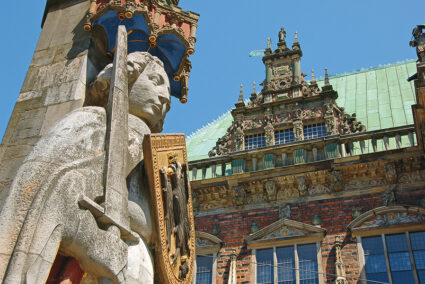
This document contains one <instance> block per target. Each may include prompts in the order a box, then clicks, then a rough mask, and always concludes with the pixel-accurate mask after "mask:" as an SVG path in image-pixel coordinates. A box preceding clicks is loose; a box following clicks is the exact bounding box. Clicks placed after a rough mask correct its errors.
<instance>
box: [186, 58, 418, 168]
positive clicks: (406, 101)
mask: <svg viewBox="0 0 425 284" xmlns="http://www.w3.org/2000/svg"><path fill="white" fill-rule="evenodd" d="M414 73H416V63H415V61H413V60H409V61H405V62H401V63H395V64H390V65H385V66H379V67H376V68H370V69H366V70H360V71H356V72H353V73H348V74H341V75H336V76H333V77H330V78H329V81H330V84H331V85H332V86H333V88H334V90H336V91H337V92H338V99H337V104H338V105H339V106H342V107H344V108H345V111H346V112H347V113H349V114H352V113H356V115H357V120H358V121H361V122H362V123H363V124H364V125H366V127H367V130H377V129H384V128H391V127H396V126H402V125H407V124H413V115H412V110H411V105H412V104H415V103H416V101H415V91H414V86H413V82H410V83H409V82H407V81H406V79H407V78H408V77H409V76H410V75H412V74H414ZM317 83H318V85H319V86H320V87H322V86H323V80H320V81H318V82H317ZM232 120H233V119H232V115H231V114H230V111H228V112H226V113H225V114H223V115H222V116H220V117H219V118H218V119H216V120H215V121H213V122H211V123H209V124H208V125H206V126H204V127H202V128H200V129H199V130H197V131H195V132H194V133H192V134H191V135H190V136H189V137H187V150H188V157H189V160H190V161H192V160H199V159H204V158H207V157H208V151H210V150H211V149H212V147H214V146H215V143H216V141H217V139H218V138H220V137H222V136H223V135H224V134H225V133H226V130H227V128H228V127H229V126H230V125H231V123H232Z"/></svg>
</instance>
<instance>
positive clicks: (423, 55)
mask: <svg viewBox="0 0 425 284" xmlns="http://www.w3.org/2000/svg"><path fill="white" fill-rule="evenodd" d="M423 29H425V25H418V26H416V27H415V28H414V29H413V31H412V36H413V40H411V41H410V42H409V45H410V46H412V47H416V54H417V55H418V62H425V34H424V33H423V32H422V31H423Z"/></svg>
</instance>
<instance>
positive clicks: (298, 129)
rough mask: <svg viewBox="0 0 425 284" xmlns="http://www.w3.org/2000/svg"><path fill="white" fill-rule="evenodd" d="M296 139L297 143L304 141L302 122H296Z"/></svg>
mask: <svg viewBox="0 0 425 284" xmlns="http://www.w3.org/2000/svg"><path fill="white" fill-rule="evenodd" d="M293 124H294V138H295V141H300V140H303V139H304V134H303V123H302V121H294V123H293Z"/></svg>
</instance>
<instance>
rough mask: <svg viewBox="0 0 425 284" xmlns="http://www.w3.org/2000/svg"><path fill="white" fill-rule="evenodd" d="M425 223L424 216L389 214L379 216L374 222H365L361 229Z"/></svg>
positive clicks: (404, 213) (403, 213)
mask: <svg viewBox="0 0 425 284" xmlns="http://www.w3.org/2000/svg"><path fill="white" fill-rule="evenodd" d="M424 221H425V216H424V215H409V214H408V213H406V212H402V213H387V214H380V215H377V216H376V218H374V219H373V220H371V221H366V222H364V223H363V224H362V225H361V226H360V227H359V228H375V227H386V226H392V225H399V224H407V223H420V222H424Z"/></svg>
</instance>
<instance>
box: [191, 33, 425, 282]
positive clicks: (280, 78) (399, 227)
mask: <svg viewBox="0 0 425 284" xmlns="http://www.w3.org/2000/svg"><path fill="white" fill-rule="evenodd" d="M416 33H417V34H416V36H415V40H416V41H417V42H418V45H421V46H422V47H423V42H421V37H423V34H422V32H419V33H418V32H416ZM416 41H415V42H416ZM412 45H414V46H416V45H415V43H413V44H412ZM418 56H419V60H418V62H412V61H411V62H404V63H398V64H394V65H389V66H385V67H380V68H375V69H370V70H366V71H362V72H357V73H353V74H348V75H343V76H334V77H329V76H328V74H327V70H326V72H325V77H324V78H322V79H320V80H316V79H315V77H314V71H313V74H312V79H311V81H310V82H307V81H306V80H305V79H304V77H305V76H306V75H305V74H304V73H302V72H301V68H300V59H301V57H302V51H301V46H300V43H299V42H298V39H297V35H295V40H294V41H293V44H292V47H291V48H289V47H288V44H287V42H286V31H285V30H284V29H282V30H281V31H280V32H279V41H278V44H277V49H275V50H272V49H271V46H270V40H269V41H268V46H267V48H266V50H265V52H264V56H263V62H264V65H265V69H266V78H265V80H264V81H263V82H262V83H261V85H262V87H263V88H262V90H261V92H259V93H257V91H256V89H255V84H254V87H253V90H252V93H251V94H250V96H249V100H246V101H245V100H244V95H243V88H242V87H241V91H240V94H239V98H238V102H237V103H236V104H235V108H233V109H232V110H231V112H229V113H228V114H225V115H224V116H222V117H221V118H219V119H218V120H217V121H215V122H213V123H211V124H210V125H208V126H207V127H205V128H203V129H200V130H199V131H198V132H196V133H195V134H193V135H192V136H190V137H189V139H188V153H189V159H190V160H192V161H191V162H190V163H189V165H190V169H191V171H192V177H191V178H192V181H191V184H192V190H193V202H194V210H195V224H196V230H197V232H196V235H197V255H198V256H197V260H198V261H197V265H198V268H197V283H325V282H326V283H425V270H424V267H425V245H424V244H425V160H424V148H423V147H424V146H423V145H424V143H423V142H424V141H423V138H422V133H423V126H424V122H423V118H424V115H423V107H424V101H423V100H424V95H425V93H424V90H425V89H424V87H425V83H424V82H425V81H424V70H425V69H424V68H425V65H424V63H423V55H420V52H418ZM413 73H417V75H416V76H415V77H414V78H416V79H415V81H414V84H412V83H408V82H407V81H406V79H407V78H408V77H409V76H410V75H412V74H413ZM412 105H413V107H412ZM412 114H413V115H412ZM206 145H210V147H211V148H210V149H208V150H206ZM207 154H208V155H207ZM374 281H376V282H374Z"/></svg>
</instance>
